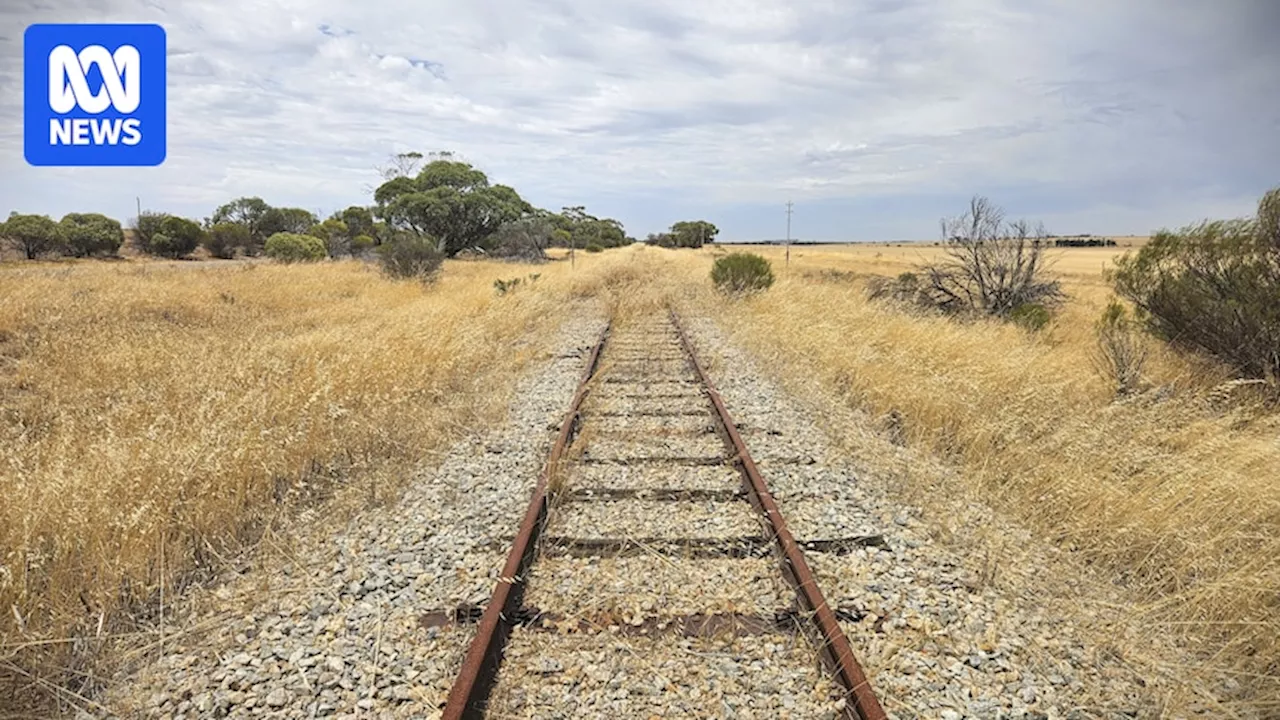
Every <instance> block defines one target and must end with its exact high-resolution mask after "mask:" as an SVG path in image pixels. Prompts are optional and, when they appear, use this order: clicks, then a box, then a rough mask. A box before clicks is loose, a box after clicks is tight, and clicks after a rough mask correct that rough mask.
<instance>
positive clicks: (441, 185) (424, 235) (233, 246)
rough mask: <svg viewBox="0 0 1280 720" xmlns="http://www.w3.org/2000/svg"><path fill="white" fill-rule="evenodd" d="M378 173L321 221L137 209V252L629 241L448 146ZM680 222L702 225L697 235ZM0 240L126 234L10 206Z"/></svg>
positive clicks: (705, 226) (32, 243) (250, 212)
mask: <svg viewBox="0 0 1280 720" xmlns="http://www.w3.org/2000/svg"><path fill="white" fill-rule="evenodd" d="M381 174H382V183H381V184H380V185H379V186H378V187H377V188H376V189H375V190H374V192H373V200H374V202H373V204H372V205H370V206H360V205H352V206H350V207H347V208H345V209H343V210H339V211H337V212H334V213H332V214H331V215H330V216H329V217H327V218H323V219H322V218H320V217H318V216H317V215H316V214H315V213H313V212H311V211H309V210H305V209H303V208H296V207H275V206H272V205H270V204H269V203H267V202H266V201H265V200H263V199H262V198H260V197H241V198H237V199H235V200H232V201H230V202H228V203H225V204H223V205H221V206H219V207H218V208H217V209H215V210H214V211H213V213H212V215H210V216H209V217H207V218H204V219H203V220H202V221H197V220H194V219H191V218H185V217H181V216H179V215H175V214H172V213H167V212H159V211H154V210H143V211H141V212H140V213H139V214H138V216H137V217H136V218H133V219H132V221H131V223H130V230H131V231H132V235H133V239H134V243H135V244H136V246H137V248H138V250H140V251H142V252H144V253H147V254H150V255H155V256H158V257H167V258H184V257H189V256H191V255H192V254H193V253H195V252H196V250H197V249H198V248H201V247H203V248H204V249H205V251H206V252H207V253H208V254H209V255H211V256H212V257H215V258H233V257H237V256H246V257H255V256H258V255H263V254H266V255H269V256H279V257H282V259H291V260H299V259H319V258H321V257H326V256H327V257H334V258H337V257H344V256H353V255H354V256H359V255H363V254H365V253H368V252H370V251H377V250H379V249H381V248H382V247H383V246H388V245H391V244H395V243H398V242H400V243H405V244H406V245H412V246H414V247H416V248H418V252H420V253H432V254H436V255H439V256H440V257H442V258H444V257H454V256H456V255H458V254H460V253H464V252H468V253H475V254H483V255H491V256H497V257H509V258H518V259H541V258H542V257H544V251H545V250H546V249H547V248H551V247H574V248H583V249H586V248H592V249H604V248H611V247H618V246H622V245H628V244H631V243H633V242H636V240H635V238H633V237H630V236H628V235H627V234H626V231H625V229H624V228H623V225H622V223H621V222H619V221H618V220H615V219H613V218H608V217H597V216H596V215H592V214H591V213H589V212H587V210H586V208H585V207H584V206H581V205H577V206H571V207H565V208H562V209H561V211H560V212H553V211H550V210H545V209H542V208H536V207H534V206H533V205H532V204H530V203H529V202H528V201H526V200H525V199H524V198H522V197H521V196H520V194H519V193H518V192H516V190H515V189H513V188H511V187H509V186H506V185H502V184H495V183H491V182H490V180H489V178H488V177H487V176H486V175H485V173H484V172H482V171H481V170H478V169H476V168H475V167H472V166H471V164H469V163H466V162H463V161H461V160H459V159H457V158H455V157H454V156H453V155H452V154H451V153H432V154H431V155H430V156H423V155H422V154H421V153H416V152H410V153H401V154H398V155H396V156H394V157H393V158H392V162H391V164H390V165H389V166H388V167H386V168H382V169H381ZM686 225H690V226H692V225H697V226H698V227H697V230H696V232H695V231H694V230H691V229H687V228H685V226H686ZM716 232H717V231H716V230H715V226H713V225H711V224H710V223H704V222H701V221H699V222H698V223H693V224H690V223H677V224H676V225H675V226H673V227H672V237H673V238H678V239H674V240H672V241H671V242H669V243H668V242H667V241H665V240H664V241H663V243H662V244H668V245H669V246H672V247H697V246H699V245H701V243H702V242H704V241H710V240H711V239H712V238H714V236H715V233H716ZM652 237H653V236H651V238H652ZM664 237H666V235H664ZM0 238H3V239H4V240H5V242H6V243H7V244H8V245H9V246H11V247H13V248H14V249H16V250H17V251H19V252H20V253H21V254H22V255H23V256H24V257H26V258H28V259H33V260H34V259H36V258H39V257H44V256H51V255H64V256H73V257H105V256H114V255H116V254H118V253H119V251H120V248H121V247H122V246H123V244H124V242H125V232H124V228H123V227H122V226H121V224H120V222H119V221H117V220H114V219H112V218H109V217H106V216H105V215H101V214H97V213H69V214H67V215H66V216H65V217H63V218H62V219H61V220H59V221H55V220H53V219H52V218H49V217H48V216H45V215H23V214H19V213H16V212H15V213H11V214H10V216H9V219H8V220H7V221H5V222H4V223H0ZM272 238H276V241H275V242H273V241H272ZM273 248H276V249H277V250H278V251H277V252H273Z"/></svg>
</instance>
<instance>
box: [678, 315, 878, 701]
mask: <svg viewBox="0 0 1280 720" xmlns="http://www.w3.org/2000/svg"><path fill="white" fill-rule="evenodd" d="M671 322H672V324H673V325H675V327H676V332H677V334H679V336H680V344H681V345H683V346H684V349H685V353H686V354H687V355H688V356H689V362H690V363H691V364H692V365H693V367H694V370H695V371H697V373H698V377H700V378H701V379H702V385H703V389H704V390H705V392H706V393H707V397H708V398H709V399H710V400H711V404H712V405H713V406H715V410H716V417H717V418H718V419H719V421H720V429H721V430H722V431H723V432H724V434H725V435H726V436H727V437H728V440H729V442H730V444H732V445H733V449H734V452H735V453H736V455H737V458H736V459H737V462H738V467H739V468H740V469H741V470H742V476H743V484H744V485H745V486H746V490H747V493H748V495H749V496H750V498H751V503H752V504H753V505H755V506H756V509H757V510H759V511H760V513H761V514H762V515H763V516H764V518H765V520H766V521H768V523H769V526H770V529H771V530H772V531H773V534H774V538H775V539H776V540H777V543H778V549H779V550H780V551H781V553H782V568H783V573H784V574H785V575H786V576H787V581H788V582H790V583H791V585H792V586H793V587H794V588H795V590H796V594H797V596H798V597H799V599H800V601H801V602H802V603H803V604H804V605H805V608H804V609H805V610H807V611H808V612H810V613H812V617H813V622H814V625H815V626H816V629H817V631H818V635H819V638H820V639H821V645H822V657H823V660H824V661H825V662H826V665H827V667H828V669H829V670H830V671H831V672H832V673H833V674H834V675H835V677H836V679H837V681H838V682H839V683H840V685H841V686H843V687H844V689H845V691H846V692H847V693H848V698H847V699H848V701H849V703H848V705H846V710H848V709H852V710H853V712H855V713H856V716H855V717H856V718H857V719H858V720H886V718H887V717H888V716H887V715H885V712H884V709H883V708H882V707H880V701H879V700H878V699H876V696H875V693H874V692H873V691H872V689H871V683H870V682H869V681H868V680H867V676H866V673H864V672H863V670H862V666H861V665H860V664H859V663H858V660H857V658H855V657H854V655H853V649H852V648H851V647H850V646H849V640H848V639H847V638H845V636H844V631H843V630H841V629H840V624H839V622H838V621H837V620H836V615H835V613H834V612H833V611H832V610H831V607H830V606H828V605H827V601H826V599H825V598H824V597H823V596H822V591H821V590H820V589H818V582H817V580H816V579H815V578H814V577H813V572H812V571H810V570H809V564H808V563H807V562H805V559H804V551H802V550H801V549H800V546H799V545H797V544H796V541H795V538H793V537H792V536H791V531H790V530H788V529H787V524H786V522H785V521H784V520H783V519H782V513H781V512H780V511H779V510H778V504H777V503H776V502H774V500H773V494H772V493H770V492H769V486H768V485H766V484H765V481H764V476H762V475H761V474H760V470H759V469H758V468H757V467H756V464H755V461H753V460H752V459H751V453H750V452H748V451H747V445H746V443H745V442H743V441H742V436H741V435H740V434H738V429H737V427H736V426H735V425H734V422H733V418H732V417H731V416H730V415H729V410H728V408H726V407H725V405H724V401H723V400H721V399H720V393H719V391H717V390H716V387H715V385H714V384H713V383H712V382H711V377H710V376H708V375H707V371H706V370H705V369H703V367H702V364H701V363H699V362H698V356H697V354H696V353H695V352H694V350H693V343H692V342H691V341H690V340H689V335H688V333H686V332H685V329H684V326H683V325H681V324H680V318H679V317H677V316H676V314H675V311H671Z"/></svg>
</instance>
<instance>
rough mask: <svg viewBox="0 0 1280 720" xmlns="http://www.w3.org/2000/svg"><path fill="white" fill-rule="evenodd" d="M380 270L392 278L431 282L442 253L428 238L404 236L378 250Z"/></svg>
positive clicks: (442, 258)
mask: <svg viewBox="0 0 1280 720" xmlns="http://www.w3.org/2000/svg"><path fill="white" fill-rule="evenodd" d="M378 258H379V260H380V261H381V263H382V270H383V272H385V273H386V274H387V275H389V276H391V277H393V278H402V279H404V278H412V279H417V280H423V281H427V280H431V279H432V278H433V277H435V274H436V272H437V271H438V270H439V269H440V265H441V263H443V262H444V253H442V252H440V251H439V250H438V249H437V245H436V243H435V242H434V241H432V240H431V239H429V238H421V237H416V236H412V235H410V236H405V237H402V238H399V239H396V240H392V241H390V242H387V243H384V244H383V245H382V246H381V247H379V248H378Z"/></svg>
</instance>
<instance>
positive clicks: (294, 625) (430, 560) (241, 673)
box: [103, 318, 603, 718]
mask: <svg viewBox="0 0 1280 720" xmlns="http://www.w3.org/2000/svg"><path fill="white" fill-rule="evenodd" d="M602 329H603V320H601V319H598V318H581V319H575V320H572V321H569V322H568V323H566V324H565V326H564V327H563V328H562V329H561V331H560V335H559V337H558V338H557V339H556V340H555V341H554V342H553V343H552V344H551V345H552V352H551V353H550V355H551V356H552V358H553V359H550V360H548V361H544V362H541V363H537V364H535V365H534V366H533V367H532V368H530V370H529V371H528V372H527V373H526V375H525V376H524V377H523V378H522V379H521V380H520V382H519V384H518V386H517V391H516V394H515V396H514V400H513V401H512V404H511V406H510V411H509V415H508V419H507V420H506V422H505V423H503V424H502V425H501V426H500V427H498V428H495V429H493V430H492V431H491V432H487V433H483V434H481V435H476V436H472V437H469V438H467V439H466V440H463V441H461V442H459V443H457V444H456V445H455V446H454V447H452V448H451V449H450V450H449V451H448V453H447V454H446V456H445V457H444V459H443V461H442V462H441V463H440V464H439V465H438V466H437V467H434V468H429V469H424V470H422V471H421V472H420V474H419V476H418V477H416V478H415V479H414V480H413V481H412V482H411V483H410V484H409V485H408V487H407V488H406V490H405V492H404V493H403V496H402V497H401V498H400V499H399V501H398V502H396V503H395V504H394V505H393V506H391V507H387V508H383V509H375V510H370V511H366V512H363V513H361V514H360V515H358V516H357V517H356V518H354V519H353V520H352V521H351V522H349V523H347V524H346V526H345V527H343V528H341V529H339V530H337V531H336V532H335V531H334V530H333V529H332V528H331V527H324V526H323V524H322V523H318V524H317V526H316V527H313V528H304V529H303V532H304V537H302V538H301V539H299V541H298V542H297V543H296V546H297V547H296V548H295V549H294V551H293V552H292V553H291V557H290V558H289V559H286V560H279V561H277V560H275V559H265V560H264V567H259V568H254V569H252V570H250V571H249V572H248V573H246V574H245V575H244V576H242V577H239V578H235V579H233V580H232V581H230V582H228V583H227V584H225V585H224V586H222V587H220V588H219V589H218V590H216V591H215V592H213V593H211V595H212V597H211V598H209V599H208V602H205V603H203V604H202V609H201V610H200V611H199V613H198V615H197V616H195V617H191V618H184V619H183V621H182V622H183V626H185V631H184V627H183V626H179V627H177V628H171V629H170V633H171V634H172V636H173V637H174V640H172V641H171V642H170V644H169V645H168V646H166V649H165V653H164V655H163V657H162V658H161V659H160V660H159V661H157V662H155V663H152V664H150V665H148V666H146V667H144V668H142V669H141V670H140V671H138V672H137V673H136V674H135V675H133V676H132V677H128V678H122V679H120V681H119V682H118V683H116V684H115V686H114V688H113V689H112V690H111V691H110V692H109V693H108V694H107V697H106V698H105V701H104V702H103V704H104V705H105V706H106V707H108V708H110V709H111V710H112V712H113V713H115V714H116V716H119V717H170V718H180V717H185V718H204V717H255V718H256V717H268V718H271V717H276V718H286V717H287V718H310V717H329V716H347V717H355V716H360V717H416V718H424V717H433V716H434V715H437V714H438V706H439V705H441V704H442V702H443V700H444V697H445V696H446V695H447V694H448V690H449V687H450V685H451V684H452V682H453V679H454V677H455V676H456V674H457V671H458V668H459V666H460V665H461V659H462V655H463V654H464V653H465V651H466V647H467V644H468V643H469V642H470V640H471V638H472V635H473V632H474V626H473V625H461V626H446V627H422V625H421V624H420V618H421V616H422V615H423V614H424V613H428V612H432V611H439V610H449V609H452V608H455V607H457V606H458V605H460V604H463V603H473V604H479V603H484V602H487V600H488V597H489V595H490V593H491V592H492V591H493V586H494V583H495V582H496V580H497V576H498V574H499V571H500V569H501V568H502V565H503V562H504V561H505V559H506V553H507V547H508V545H509V544H510V543H509V538H510V536H511V534H512V533H513V532H514V529H515V528H516V526H517V525H518V524H519V522H520V518H521V517H522V516H523V514H524V511H525V508H526V507H527V505H528V502H529V496H530V494H531V493H532V491H533V487H534V484H535V483H536V481H537V478H538V475H539V472H540V471H541V469H542V465H543V462H544V460H545V458H546V453H547V451H548V449H549V448H550V445H551V443H552V441H553V440H554V434H555V433H554V430H553V428H558V426H559V424H560V421H561V420H562V419H563V417H564V412H565V410H566V409H567V407H568V404H569V400H570V398H571V397H572V396H573V393H574V390H575V389H576V387H577V383H578V380H579V379H580V377H581V374H582V372H583V370H584V368H585V363H586V355H587V352H588V351H589V350H590V348H591V346H592V345H593V344H594V343H595V341H596V339H597V338H598V337H599V333H600V331H601V330H602ZM197 629H201V630H202V631H199V632H197Z"/></svg>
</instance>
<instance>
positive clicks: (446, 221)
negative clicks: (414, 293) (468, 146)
mask: <svg viewBox="0 0 1280 720" xmlns="http://www.w3.org/2000/svg"><path fill="white" fill-rule="evenodd" d="M374 202H376V203H377V206H376V208H375V210H374V215H375V216H377V217H378V218H380V219H382V220H385V221H386V222H387V224H388V225H390V226H391V227H392V228H393V229H397V230H405V231H409V232H411V233H413V234H414V235H416V236H418V237H427V238H431V239H432V240H434V241H435V242H436V247H437V248H438V249H439V250H440V252H442V253H444V254H445V255H447V256H450V257H452V256H453V255H456V254H458V253H459V252H460V251H462V250H464V249H467V248H472V247H483V246H484V245H485V244H486V241H488V240H489V238H490V236H492V235H493V234H494V233H495V232H496V231H497V230H498V228H499V227H501V226H502V225H504V224H505V223H508V222H511V221H513V220H517V219H519V218H521V217H524V216H526V215H528V214H530V213H532V212H533V206H532V205H530V204H529V203H528V202H525V200H524V199H523V198H521V197H520V195H519V193H517V192H516V191H515V190H513V189H512V188H510V187H507V186H506V185H491V184H490V183H489V178H488V177H487V176H486V175H485V174H484V173H483V172H481V171H480V170H477V169H476V168H474V167H472V166H471V165H470V164H469V163H465V162H461V161H457V160H449V159H444V158H440V159H436V160H432V161H431V162H429V163H427V164H426V165H425V166H424V167H423V168H422V170H421V171H419V172H418V174H417V175H416V176H414V177H409V176H407V175H401V176H398V177H393V178H392V179H390V180H388V181H387V182H384V183H383V184H382V185H380V186H379V187H378V188H377V190H375V191H374Z"/></svg>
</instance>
